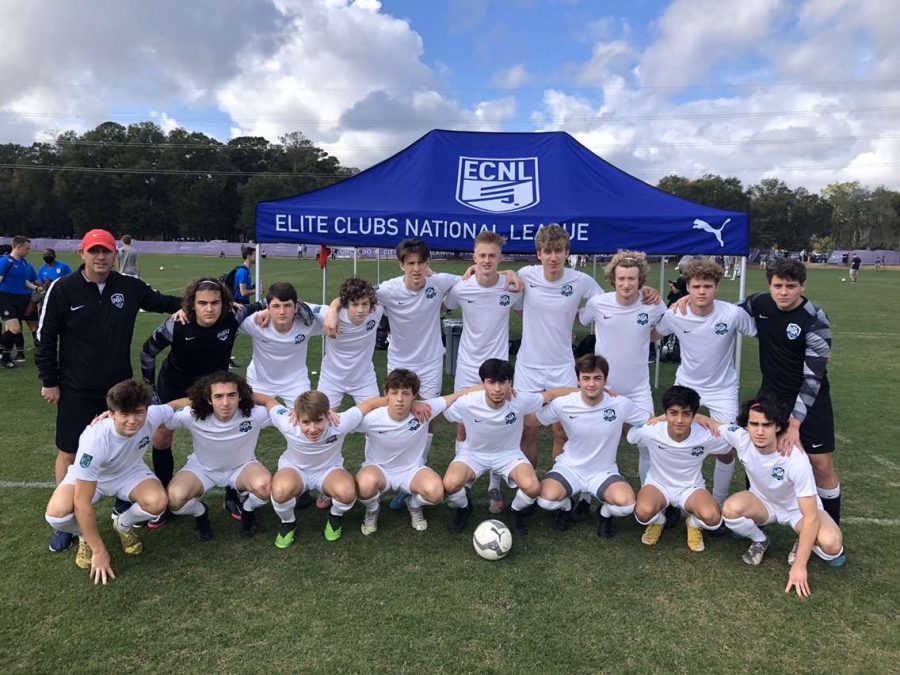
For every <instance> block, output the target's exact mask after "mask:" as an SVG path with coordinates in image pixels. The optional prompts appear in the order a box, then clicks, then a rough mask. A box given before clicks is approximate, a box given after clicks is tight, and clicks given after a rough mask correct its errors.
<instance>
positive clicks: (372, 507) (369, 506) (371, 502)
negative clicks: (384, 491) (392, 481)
mask: <svg viewBox="0 0 900 675" xmlns="http://www.w3.org/2000/svg"><path fill="white" fill-rule="evenodd" d="M379 499H381V493H380V492H376V493H375V495H374V496H373V497H369V498H368V499H363V498H362V497H360V499H359V503H360V504H362V505H363V506H365V507H366V511H368V512H369V513H374V512H375V511H377V510H378V509H379V508H380V504H379V502H378V500H379Z"/></svg>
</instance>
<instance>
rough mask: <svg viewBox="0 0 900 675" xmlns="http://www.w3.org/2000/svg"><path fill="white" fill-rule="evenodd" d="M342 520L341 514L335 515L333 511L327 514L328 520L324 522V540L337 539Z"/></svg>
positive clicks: (339, 535) (339, 534)
mask: <svg viewBox="0 0 900 675" xmlns="http://www.w3.org/2000/svg"><path fill="white" fill-rule="evenodd" d="M343 522H344V517H343V516H336V515H334V514H333V513H329V514H328V520H327V521H326V523H325V541H337V540H338V539H340V538H341V529H342V528H341V524H342V523H343Z"/></svg>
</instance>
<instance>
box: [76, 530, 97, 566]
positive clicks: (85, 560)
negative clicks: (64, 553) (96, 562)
mask: <svg viewBox="0 0 900 675" xmlns="http://www.w3.org/2000/svg"><path fill="white" fill-rule="evenodd" d="M93 555H94V552H93V551H92V550H91V547H90V546H88V543H87V541H85V540H84V539H82V538H81V537H79V538H78V550H77V551H76V552H75V566H76V567H78V569H81V570H89V569H90V568H91V556H93Z"/></svg>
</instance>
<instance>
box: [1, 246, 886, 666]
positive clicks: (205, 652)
mask: <svg viewBox="0 0 900 675" xmlns="http://www.w3.org/2000/svg"><path fill="white" fill-rule="evenodd" d="M64 257H66V259H67V262H70V263H72V262H74V261H73V260H71V259H69V257H67V256H64ZM143 264H144V269H145V270H146V277H147V279H148V280H149V281H150V282H151V283H152V284H154V285H155V286H156V287H158V288H160V289H162V290H165V291H168V292H173V293H174V292H178V290H179V289H180V288H181V287H183V285H184V283H185V282H186V281H188V280H189V279H190V278H191V277H192V276H194V275H199V274H213V275H216V276H217V275H219V274H221V273H222V272H224V271H225V270H226V269H227V268H228V267H229V265H231V264H234V263H233V260H229V261H227V264H226V261H221V260H218V259H215V258H192V257H178V256H149V255H147V256H143ZM160 265H164V266H165V267H166V270H165V271H164V272H161V271H159V269H158V268H159V266H160ZM435 267H436V269H438V270H448V271H455V270H457V269H460V268H461V267H462V265H461V264H450V263H436V264H435ZM374 269H375V265H374V263H370V262H366V263H361V265H360V273H361V274H364V275H368V276H369V277H370V278H374V276H375V271H374ZM350 271H351V263H345V262H339V263H338V264H336V265H334V266H333V267H330V268H329V281H330V284H329V285H330V287H331V289H330V292H333V291H334V290H335V289H336V286H337V284H338V282H339V281H340V279H341V278H342V277H343V276H344V275H346V274H348V273H349V272H350ZM395 271H396V267H395V266H394V265H393V264H390V263H383V264H382V278H389V277H391V276H394V274H395ZM588 271H590V270H588ZM263 272H264V280H265V281H266V282H271V281H274V280H282V279H284V280H289V281H292V282H293V283H295V284H296V285H297V286H298V288H299V289H300V292H301V296H302V297H304V298H306V299H309V300H319V299H321V290H322V286H321V276H320V274H319V271H318V268H317V267H316V266H315V264H314V263H313V262H311V261H303V262H300V261H297V260H271V259H270V260H266V261H264V266H263ZM842 274H845V273H844V272H841V271H839V270H835V269H814V270H811V272H810V281H809V293H808V295H809V297H811V298H812V299H813V300H814V301H817V302H818V303H820V304H821V305H822V306H824V307H825V308H826V309H827V311H828V313H829V316H830V318H831V321H832V327H833V330H834V358H833V361H832V364H831V367H830V377H831V381H832V395H833V398H834V405H835V413H836V426H837V430H838V434H839V436H838V451H837V454H836V456H835V457H836V463H837V467H838V470H839V472H840V475H841V478H842V486H843V491H844V498H843V503H844V516H845V524H844V533H845V539H846V548H847V552H848V557H849V562H848V564H847V566H846V567H845V568H844V569H841V570H832V569H830V568H827V567H825V566H824V565H823V564H821V563H820V562H818V561H815V560H814V561H811V563H810V583H811V586H812V589H813V596H812V597H811V598H810V599H808V600H806V601H802V602H801V601H799V600H797V598H796V597H792V596H787V595H785V594H784V592H783V590H784V586H785V583H786V581H787V571H788V568H787V565H786V563H785V558H786V556H787V553H788V551H789V550H790V547H791V545H792V543H793V536H792V535H791V533H790V532H788V531H787V530H785V529H782V528H774V529H773V530H772V532H771V536H772V540H773V544H772V547H771V548H770V551H769V553H768V555H767V557H766V560H765V561H764V562H763V564H762V565H761V566H760V567H759V568H755V569H751V568H749V567H747V566H746V565H744V564H743V563H742V562H741V561H740V554H741V552H742V551H743V550H744V548H745V547H746V543H745V542H738V541H733V540H731V539H730V538H726V539H716V540H709V539H707V550H706V552H705V553H703V554H699V555H698V554H693V553H691V552H689V551H688V550H687V548H686V546H685V543H684V534H683V529H680V528H679V529H678V530H673V531H667V532H666V533H665V535H664V537H663V539H662V540H661V542H660V543H659V545H658V546H656V547H655V548H652V549H650V548H648V547H645V546H643V545H641V544H640V541H639V535H640V528H639V526H638V525H637V524H636V523H635V522H633V521H627V520H622V521H620V523H619V536H618V537H617V538H616V539H614V540H613V541H611V542H603V541H601V540H600V539H598V538H597V536H596V535H595V534H594V531H593V527H592V525H582V526H578V527H575V528H573V529H572V530H570V531H568V532H565V533H563V534H558V533H555V532H552V531H550V529H549V527H548V525H547V519H546V517H545V516H544V515H543V514H538V515H536V516H534V517H532V518H531V520H530V527H531V533H530V534H529V536H528V538H527V542H526V541H524V540H522V539H521V538H519V539H517V540H516V542H515V544H514V548H513V551H512V553H511V554H510V555H509V557H507V558H506V559H505V560H503V561H500V562H497V563H488V562H485V561H482V560H480V559H479V558H478V557H476V555H475V553H474V551H473V550H472V546H471V543H470V539H469V538H470V536H471V530H472V528H471V527H470V528H469V529H468V534H466V535H462V536H453V535H450V534H448V533H447V531H446V528H445V526H446V523H447V522H448V520H449V518H450V514H449V510H448V509H446V508H445V507H435V508H432V509H430V510H429V511H428V517H429V522H430V527H429V529H428V531H427V532H424V533H416V532H413V531H412V530H411V528H410V527H409V524H408V518H407V516H406V514H405V512H404V513H400V514H395V513H393V512H389V511H387V510H385V512H384V513H383V515H382V518H381V524H380V530H379V532H378V533H377V534H376V535H373V536H372V537H367V538H364V537H363V536H362V535H361V534H360V533H359V523H360V522H361V519H362V513H361V510H360V509H359V507H357V508H355V509H354V510H353V511H352V512H351V513H350V514H349V515H348V517H347V519H346V520H347V522H346V523H345V526H344V536H343V538H342V539H341V540H340V541H339V542H336V543H332V544H329V543H326V542H325V541H324V539H323V537H322V532H321V531H322V528H323V526H324V523H325V518H326V515H325V512H324V511H316V510H315V509H314V508H312V509H309V510H307V511H302V512H300V514H299V518H298V522H299V531H298V541H297V543H296V544H295V545H294V547H292V548H291V549H288V550H286V551H279V550H277V549H276V548H275V547H274V545H273V542H274V538H275V534H276V532H277V518H276V517H275V515H274V513H272V511H271V510H270V509H268V508H264V509H263V510H262V511H261V512H260V516H259V519H260V524H261V529H262V532H261V533H260V534H259V536H257V537H256V538H255V539H253V540H249V541H247V540H242V539H240V538H239V536H238V532H237V526H236V524H235V523H233V522H232V521H230V520H229V519H228V518H227V516H226V515H225V513H224V512H223V511H222V510H221V505H220V497H221V493H215V494H213V495H210V496H209V497H208V501H209V502H210V503H211V505H213V506H214V507H215V508H213V509H212V510H211V511H212V523H213V527H214V529H215V532H216V538H215V540H214V541H212V542H211V543H209V544H205V545H200V544H198V543H197V542H196V541H195V539H194V535H193V531H192V523H191V522H189V521H188V520H187V519H180V520H178V521H176V522H175V523H173V524H170V525H169V526H167V527H165V528H164V529H162V530H160V531H157V532H152V533H146V534H145V535H144V541H145V553H144V554H143V555H142V556H140V557H138V558H128V559H126V557H125V556H124V554H122V553H121V550H120V549H118V547H117V542H116V541H115V538H114V534H113V532H112V529H111V524H110V521H109V518H108V513H109V506H110V505H109V501H108V500H105V501H104V502H101V503H100V505H99V507H98V513H99V515H100V518H99V520H100V523H101V532H102V534H103V536H104V538H105V539H106V541H107V543H108V546H109V548H110V551H111V554H112V558H113V566H114V569H115V571H116V573H117V575H118V578H117V579H116V580H115V581H114V582H112V584H111V585H110V586H108V587H106V588H95V587H93V586H91V585H90V584H89V582H88V579H87V575H86V573H84V572H83V571H81V570H78V569H76V567H75V566H74V564H73V561H72V557H73V554H72V553H65V554H61V555H56V554H51V553H49V552H48V551H47V548H46V544H47V539H48V536H49V533H50V532H49V528H48V527H47V525H46V523H45V522H44V520H43V512H44V507H45V505H46V501H47V499H48V497H49V490H48V489H44V488H11V487H3V488H0V565H2V569H3V571H4V575H5V579H4V583H3V584H2V587H0V606H2V607H3V609H4V611H3V612H2V613H0V663H2V669H3V670H4V671H9V672H14V671H18V672H21V671H26V672H50V671H57V672H58V671H59V670H60V669H66V670H75V671H88V670H91V671H99V672H110V671H135V670H149V671H175V670H178V671H184V672H209V671H212V670H217V671H223V672H235V671H239V672H250V671H254V672H259V671H264V670H268V671H304V672H325V671H331V672H372V671H377V672H414V671H420V672H421V671H424V672H454V673H455V672H525V671H528V672H573V673H581V672H591V673H593V672H644V671H658V672H659V671H689V670H692V671H696V670H701V671H766V672H769V671H773V672H788V671H791V672H834V671H862V672H889V671H896V669H897V664H898V655H900V654H898V651H900V650H898V645H900V641H898V639H897V635H898V634H897V620H898V602H897V583H896V572H895V568H894V567H893V564H894V563H895V560H896V559H897V555H898V552H900V550H898V546H897V543H896V542H897V540H898V535H900V528H898V525H897V522H896V509H895V508H894V503H895V502H894V501H893V498H895V496H896V494H897V489H898V486H900V451H898V449H897V445H896V443H895V442H894V439H896V438H897V437H898V435H900V433H898V432H900V429H898V426H900V425H898V422H897V414H896V401H895V399H896V395H897V393H898V383H900V366H898V360H897V357H896V353H897V347H898V345H900V339H898V338H900V319H898V316H897V314H896V312H895V311H894V304H896V301H897V300H898V299H900V274H898V273H897V272H893V271H889V272H880V273H877V274H876V273H874V272H870V271H868V270H866V271H865V272H864V273H863V274H862V275H861V281H860V283H859V284H856V285H851V284H849V283H846V284H842V283H840V281H839V279H840V276H841V275H842ZM673 275H674V272H672V271H671V270H670V271H669V272H668V274H667V277H669V278H672V277H673ZM651 279H652V280H653V282H654V283H655V282H656V280H657V279H658V272H654V273H652V274H651ZM737 287H738V283H737V282H732V281H723V282H722V291H721V293H720V295H721V296H722V297H724V298H725V299H736V297H737ZM763 287H764V278H763V276H762V274H761V272H760V271H759V270H756V269H754V270H751V272H750V279H749V283H748V288H749V290H751V291H754V290H761V289H763ZM161 320H162V317H160V316H157V315H149V314H141V315H140V316H139V319H138V324H137V328H136V330H135V344H134V350H133V353H134V356H135V372H138V371H137V360H136V357H137V354H138V351H139V348H140V345H141V343H142V342H143V340H144V339H145V338H146V337H147V336H148V335H149V334H150V332H151V331H152V330H153V328H154V327H155V326H156V325H157V324H158V323H159V322H160V321H161ZM512 330H513V334H518V332H519V330H520V328H519V323H518V321H514V325H513V329H512ZM584 333H586V330H581V331H579V335H581V334H584ZM28 343H29V345H30V338H28ZM744 345H745V349H744V365H743V377H742V394H743V395H744V396H747V395H750V394H752V393H753V392H754V391H755V389H756V387H757V385H758V383H759V376H758V373H757V365H756V358H757V352H756V344H755V342H754V341H752V340H750V341H745V343H744ZM319 349H320V341H319V340H313V341H312V342H311V345H310V352H311V353H310V358H309V364H310V370H311V371H316V370H318V363H319ZM249 354H250V349H249V344H248V342H246V341H245V340H244V339H243V338H241V339H240V340H239V341H238V343H237V347H236V350H235V357H236V358H237V360H238V362H239V363H241V365H242V366H246V364H247V362H248V360H249ZM384 356H385V355H384V353H383V352H376V360H377V369H378V372H379V376H382V375H383V370H384ZM0 378H2V380H3V386H2V390H0V421H2V424H3V428H4V430H5V432H4V443H3V446H2V447H3V450H2V453H3V468H2V469H0V481H15V482H19V481H21V482H46V481H49V480H51V478H52V464H53V458H54V449H53V428H54V409H53V408H52V407H51V406H49V405H47V404H46V403H44V402H43V401H42V400H41V398H40V396H39V388H40V385H39V382H38V380H37V378H36V371H35V367H34V365H33V364H31V363H29V364H27V365H25V366H24V367H22V368H19V369H17V370H14V371H10V372H3V373H0ZM673 379H674V368H673V367H672V366H668V365H667V366H666V367H664V369H663V372H662V376H661V385H662V386H661V387H660V388H661V389H663V388H665V386H667V385H668V384H670V383H671V382H672V380H673ZM313 380H314V381H315V376H313ZM451 385H452V378H451V377H449V376H448V377H445V390H446V387H447V386H451ZM657 394H658V392H657ZM891 411H893V412H891ZM452 439H453V429H452V427H451V426H450V425H449V424H447V423H446V422H443V421H439V422H438V424H437V435H436V440H435V443H434V449H433V450H432V454H431V459H430V464H431V465H432V466H433V467H434V468H435V469H437V470H438V471H443V470H444V469H445V468H446V466H447V464H448V463H449V461H450V458H451V455H452ZM188 446H189V443H187V442H186V441H185V438H184V437H183V436H182V435H181V434H179V435H177V436H176V445H175V452H176V463H178V464H179V465H180V463H182V462H183V460H184V458H185V456H186V454H187V452H188V450H189V447H188ZM282 447H283V442H282V440H281V439H280V437H279V435H278V434H277V432H275V431H273V430H266V431H264V432H263V434H262V436H261V440H260V447H259V451H258V455H259V457H260V459H261V460H262V461H264V462H265V463H266V464H267V465H268V466H269V467H270V468H271V467H274V466H275V463H276V460H277V457H278V455H279V454H280V451H281V449H282ZM345 448H346V452H345V456H346V458H347V462H346V463H347V467H348V468H350V469H351V470H355V469H356V467H358V465H359V463H360V461H361V459H362V439H361V438H359V437H355V436H354V437H351V439H350V440H349V441H348V442H347V444H346V446H345ZM548 448H549V436H548V435H546V434H545V435H544V436H542V438H541V452H540V455H541V465H540V466H539V469H540V470H542V471H543V470H546V468H547V462H548V459H549V458H548V455H549V450H548ZM635 454H636V453H635V452H634V450H633V449H631V448H629V447H627V446H623V448H622V450H621V452H620V467H621V468H622V470H623V472H624V473H625V475H626V476H628V477H630V478H632V479H633V478H634V477H635V475H636V461H635ZM742 480H743V479H742V477H736V479H735V484H734V487H735V489H737V488H738V487H739V485H740V484H741V483H742ZM484 491H485V486H484V484H483V483H479V484H478V485H477V486H476V488H475V497H476V500H477V504H476V513H475V514H474V517H473V524H474V523H476V522H478V521H479V520H481V519H482V518H484V517H487V507H486V500H485V497H484ZM507 494H508V496H510V495H509V493H507ZM869 518H872V519H889V520H891V524H888V525H879V524H876V523H874V522H869V521H867V520H865V519H869Z"/></svg>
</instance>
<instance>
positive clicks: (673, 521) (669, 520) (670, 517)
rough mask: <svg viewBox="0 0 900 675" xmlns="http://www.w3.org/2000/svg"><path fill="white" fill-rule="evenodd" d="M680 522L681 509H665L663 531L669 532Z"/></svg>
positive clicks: (672, 507) (669, 507) (668, 507)
mask: <svg viewBox="0 0 900 675" xmlns="http://www.w3.org/2000/svg"><path fill="white" fill-rule="evenodd" d="M680 522H681V509H679V508H675V507H674V506H671V505H669V506H667V507H666V523H665V525H663V529H664V530H671V529H672V528H673V527H675V526H676V525H677V524H678V523H680Z"/></svg>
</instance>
